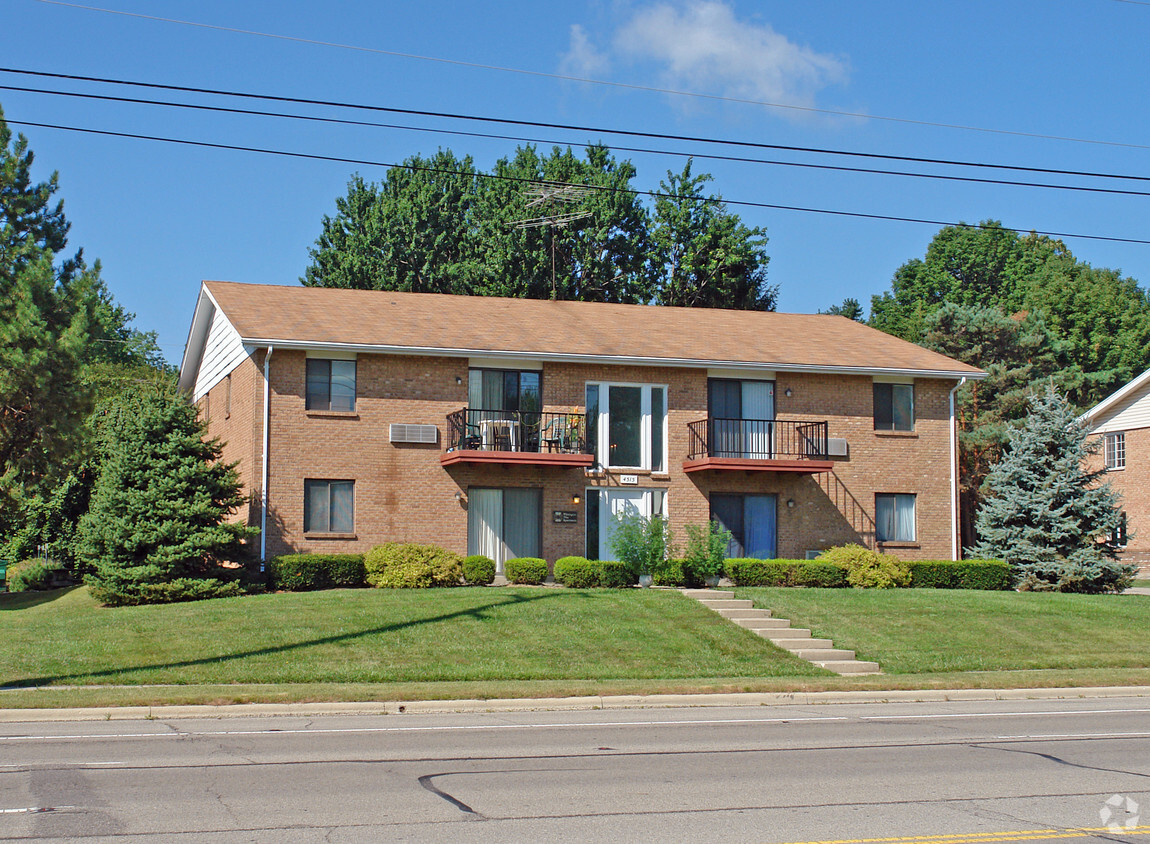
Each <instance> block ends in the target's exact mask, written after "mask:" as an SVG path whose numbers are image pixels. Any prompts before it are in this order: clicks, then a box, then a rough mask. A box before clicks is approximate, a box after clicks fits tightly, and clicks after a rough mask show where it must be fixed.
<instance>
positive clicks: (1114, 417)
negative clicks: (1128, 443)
mask: <svg viewBox="0 0 1150 844" xmlns="http://www.w3.org/2000/svg"><path fill="white" fill-rule="evenodd" d="M1135 428H1150V391H1146V390H1140V391H1139V392H1137V393H1135V394H1134V395H1132V396H1130V397H1129V398H1127V399H1126V400H1125V401H1123V402H1121V403H1120V404H1118V405H1117V406H1115V407H1113V408H1111V409H1110V410H1109V412H1107V413H1106V414H1105V415H1104V416H1103V417H1102V418H1101V419H1099V420H1097V422H1096V423H1095V425H1094V427H1093V428H1091V430H1092V431H1094V432H1095V433H1097V434H1105V433H1109V432H1110V431H1131V430H1134V429H1135Z"/></svg>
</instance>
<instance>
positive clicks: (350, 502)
mask: <svg viewBox="0 0 1150 844" xmlns="http://www.w3.org/2000/svg"><path fill="white" fill-rule="evenodd" d="M303 529H304V533H354V532H355V481H320V480H305V481H304V482H303Z"/></svg>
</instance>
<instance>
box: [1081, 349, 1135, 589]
mask: <svg viewBox="0 0 1150 844" xmlns="http://www.w3.org/2000/svg"><path fill="white" fill-rule="evenodd" d="M1081 418H1082V419H1083V420H1084V421H1085V422H1086V424H1087V425H1088V426H1089V429H1090V433H1091V434H1093V435H1096V436H1097V437H1098V438H1099V439H1100V440H1101V442H1100V443H1099V447H1098V452H1097V453H1096V454H1095V455H1093V456H1092V457H1091V458H1090V461H1089V465H1090V466H1091V468H1093V469H1100V468H1105V469H1106V480H1108V481H1109V482H1110V485H1111V486H1112V487H1113V488H1114V489H1115V490H1116V491H1117V492H1118V493H1119V495H1121V496H1122V511H1123V516H1124V519H1125V527H1124V528H1123V529H1122V530H1120V531H1119V535H1118V536H1117V537H1115V539H1116V540H1117V543H1118V546H1119V548H1120V549H1121V551H1120V553H1119V556H1120V558H1121V559H1122V560H1124V561H1125V562H1128V563H1137V564H1138V565H1139V566H1140V567H1141V569H1142V571H1143V572H1148V571H1150V370H1147V371H1146V372H1143V373H1142V374H1141V375H1139V376H1138V377H1137V378H1135V379H1134V380H1133V381H1131V382H1130V383H1129V384H1127V385H1126V386H1125V387H1123V388H1122V389H1120V390H1118V391H1117V392H1115V393H1114V394H1113V395H1110V396H1108V397H1107V398H1105V399H1103V400H1102V401H1101V402H1099V403H1098V404H1097V405H1095V406H1094V407H1092V408H1091V409H1090V410H1088V411H1086V413H1084V414H1082V417H1081Z"/></svg>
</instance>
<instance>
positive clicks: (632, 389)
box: [587, 384, 667, 472]
mask: <svg viewBox="0 0 1150 844" xmlns="http://www.w3.org/2000/svg"><path fill="white" fill-rule="evenodd" d="M587 417H588V426H589V427H590V428H591V429H592V430H593V431H594V432H595V434H594V436H593V437H592V438H591V442H592V443H593V444H594V445H595V447H596V449H595V451H596V456H597V458H598V460H599V462H600V463H601V464H603V465H604V466H609V467H613V468H614V467H618V468H620V469H647V470H650V471H652V472H665V471H667V388H666V387H664V386H660V385H654V384H588V385H587Z"/></svg>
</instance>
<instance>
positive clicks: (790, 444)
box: [687, 418, 827, 460]
mask: <svg viewBox="0 0 1150 844" xmlns="http://www.w3.org/2000/svg"><path fill="white" fill-rule="evenodd" d="M687 430H688V432H689V435H690V443H689V447H688V452H687V459H688V460H697V459H699V458H700V457H737V458H744V459H749V460H825V459H826V458H827V423H826V422H788V421H784V420H780V419H721V418H709V419H700V420H699V421H698V422H690V423H688V425H687Z"/></svg>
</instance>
